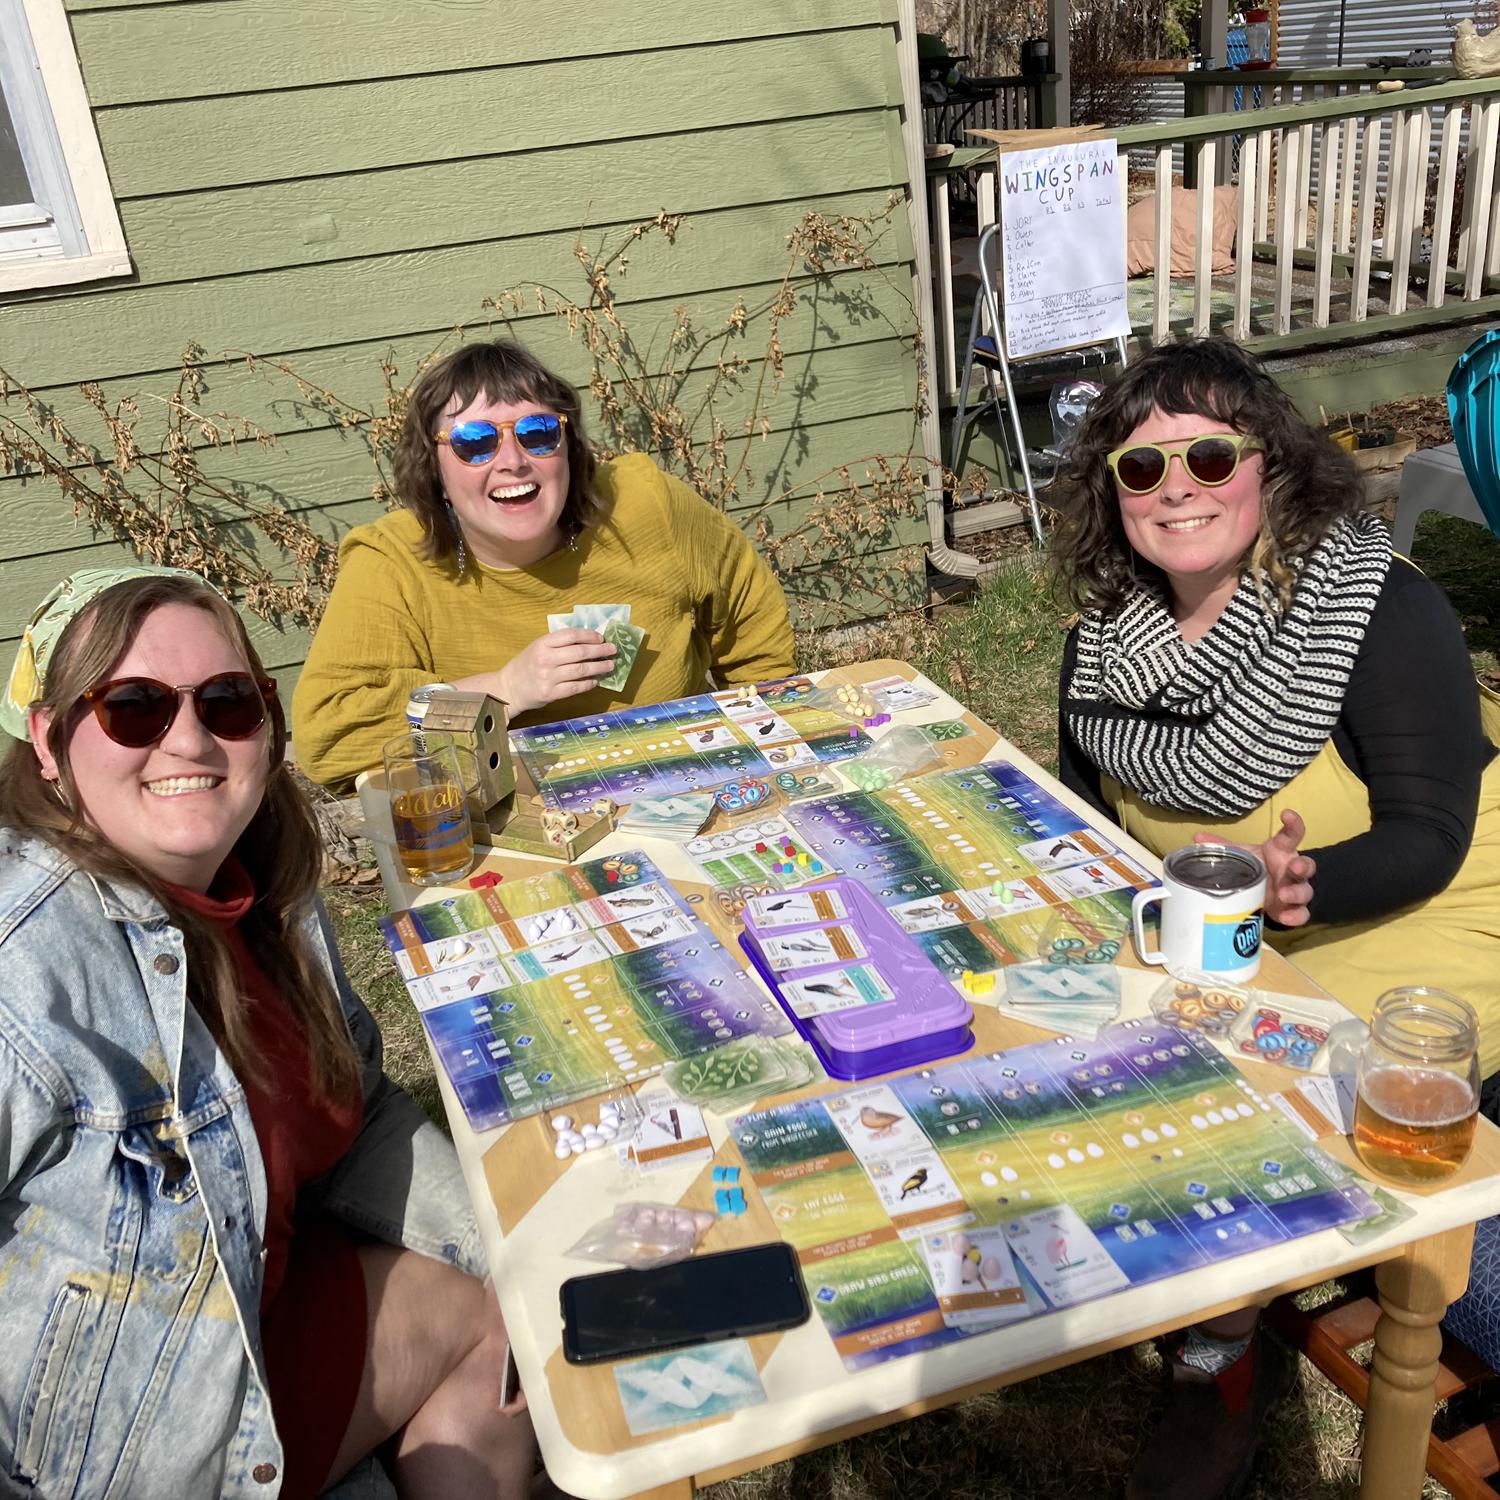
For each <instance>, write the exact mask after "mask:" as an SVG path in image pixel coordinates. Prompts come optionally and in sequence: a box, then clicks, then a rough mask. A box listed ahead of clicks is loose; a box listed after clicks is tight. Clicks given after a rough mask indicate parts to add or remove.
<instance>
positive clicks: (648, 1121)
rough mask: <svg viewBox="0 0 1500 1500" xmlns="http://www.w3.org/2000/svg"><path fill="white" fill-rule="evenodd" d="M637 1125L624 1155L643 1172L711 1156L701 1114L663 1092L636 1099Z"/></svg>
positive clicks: (654, 1091) (691, 1105)
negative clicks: (638, 1109) (638, 1120)
mask: <svg viewBox="0 0 1500 1500" xmlns="http://www.w3.org/2000/svg"><path fill="white" fill-rule="evenodd" d="M639 1103H640V1105H641V1108H642V1111H643V1113H642V1115H641V1122H640V1124H639V1125H637V1126H636V1130H635V1135H634V1136H633V1137H632V1138H631V1139H630V1142H629V1143H628V1145H627V1146H626V1148H625V1150H626V1154H627V1155H628V1158H629V1160H631V1161H633V1162H634V1163H635V1164H636V1166H638V1167H639V1168H640V1169H641V1170H642V1171H643V1172H654V1171H656V1170H658V1169H659V1168H662V1167H676V1166H681V1165H682V1164H683V1163H684V1162H690V1161H696V1160H698V1159H699V1158H702V1159H704V1160H707V1159H708V1157H710V1156H711V1155H713V1146H712V1145H711V1143H710V1142H709V1138H708V1127H707V1126H706V1125H705V1124H704V1123H703V1111H702V1110H701V1109H699V1108H698V1106H697V1105H696V1104H689V1103H687V1102H686V1101H685V1100H683V1099H679V1098H677V1096H676V1095H675V1094H672V1093H670V1092H668V1091H667V1090H665V1089H653V1090H652V1091H651V1092H650V1093H649V1094H644V1095H642V1096H640V1099H639Z"/></svg>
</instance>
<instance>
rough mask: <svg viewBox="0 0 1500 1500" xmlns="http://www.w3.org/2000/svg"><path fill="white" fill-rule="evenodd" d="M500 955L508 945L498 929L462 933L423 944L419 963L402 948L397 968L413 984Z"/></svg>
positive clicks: (398, 953)
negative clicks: (423, 976) (441, 970)
mask: <svg viewBox="0 0 1500 1500" xmlns="http://www.w3.org/2000/svg"><path fill="white" fill-rule="evenodd" d="M497 951H498V952H502V953H503V952H505V951H506V942H505V939H504V937H503V936H502V935H501V932H500V929H499V928H498V927H489V928H486V929H485V930H484V931H482V932H460V933H456V934H455V935H454V936H453V937H445V938H438V939H436V940H435V941H433V942H430V943H423V944H422V945H421V947H420V948H419V949H418V950H417V952H418V953H419V954H420V958H419V959H416V960H414V958H413V955H412V954H411V953H410V952H408V951H407V950H406V949H405V948H400V949H398V950H397V952H396V968H397V970H398V971H399V973H400V975H401V977H402V978H403V979H405V980H407V981H411V980H413V979H416V978H418V977H420V976H421V975H423V974H431V973H434V972H435V971H437V970H440V969H453V968H461V967H462V966H463V965H465V964H474V963H481V962H483V961H484V960H485V959H487V958H493V957H494V956H495V954H496V952H497Z"/></svg>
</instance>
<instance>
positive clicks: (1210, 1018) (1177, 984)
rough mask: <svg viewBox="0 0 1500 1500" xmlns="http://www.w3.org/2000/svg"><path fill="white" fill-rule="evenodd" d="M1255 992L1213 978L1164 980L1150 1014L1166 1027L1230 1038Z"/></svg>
mask: <svg viewBox="0 0 1500 1500" xmlns="http://www.w3.org/2000/svg"><path fill="white" fill-rule="evenodd" d="M1252 993H1253V992H1252V991H1250V990H1247V989H1244V988H1243V987H1242V986H1240V985H1236V984H1225V983H1224V982H1223V981H1222V980H1219V979H1215V978H1214V976H1213V975H1211V974H1193V975H1184V977H1183V978H1181V979H1164V980H1163V981H1162V983H1161V985H1160V986H1159V987H1158V988H1157V990H1156V991H1155V993H1154V994H1153V995H1152V996H1151V1014H1152V1015H1153V1016H1155V1017H1156V1019H1157V1020H1158V1021H1160V1022H1161V1023H1162V1024H1163V1025H1164V1026H1175V1027H1177V1028H1178V1029H1179V1030H1181V1031H1201V1032H1202V1033H1203V1034H1204V1035H1205V1036H1227V1035H1228V1033H1229V1028H1230V1027H1231V1026H1233V1025H1234V1024H1235V1022H1236V1021H1238V1020H1239V1018H1240V1016H1241V1015H1243V1014H1244V1012H1245V1009H1246V1007H1247V1006H1248V1005H1249V1004H1250V997H1251V995H1252Z"/></svg>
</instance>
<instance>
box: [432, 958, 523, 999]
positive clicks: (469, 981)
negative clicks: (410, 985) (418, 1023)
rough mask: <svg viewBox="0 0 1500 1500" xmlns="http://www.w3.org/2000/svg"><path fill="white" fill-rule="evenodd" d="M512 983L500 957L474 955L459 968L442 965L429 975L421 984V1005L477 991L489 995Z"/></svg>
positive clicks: (508, 986)
mask: <svg viewBox="0 0 1500 1500" xmlns="http://www.w3.org/2000/svg"><path fill="white" fill-rule="evenodd" d="M510 986H511V978H510V975H509V974H508V973H507V972H506V970H505V966H504V965H503V964H502V963H501V962H500V960H499V959H498V958H478V959H472V960H470V962H468V963H466V964H462V965H460V966H459V967H458V968H454V969H440V970H438V972H437V973H436V974H433V975H430V976H429V977H428V978H427V980H426V981H425V982H424V983H423V985H422V991H423V1000H422V1003H421V1005H420V1006H418V1009H419V1010H427V1009H428V1008H430V1007H432V1006H435V1005H447V1004H449V1003H450V1002H452V1001H454V1000H472V999H473V998H474V997H475V996H476V995H490V994H493V993H494V992H495V991H496V990H507V989H509V988H510Z"/></svg>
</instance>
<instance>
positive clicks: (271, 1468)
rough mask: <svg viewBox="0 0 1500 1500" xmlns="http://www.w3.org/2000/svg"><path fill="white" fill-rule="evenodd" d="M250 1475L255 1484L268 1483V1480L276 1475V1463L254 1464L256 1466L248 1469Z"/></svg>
mask: <svg viewBox="0 0 1500 1500" xmlns="http://www.w3.org/2000/svg"><path fill="white" fill-rule="evenodd" d="M250 1477H251V1478H252V1479H253V1480H254V1481H255V1482H256V1483H257V1484H270V1482H271V1481H272V1480H273V1479H274V1478H275V1477H276V1465H275V1464H256V1466H255V1467H254V1468H253V1469H251V1471H250Z"/></svg>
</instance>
